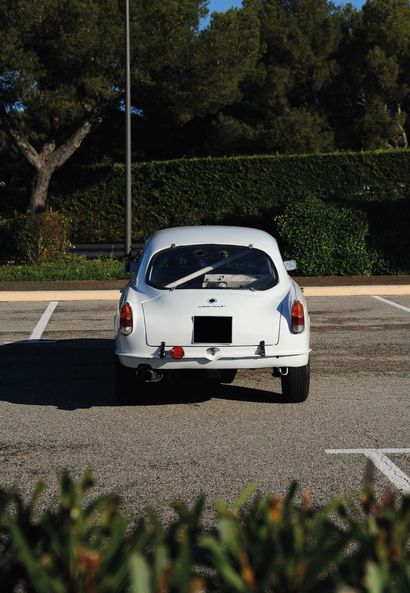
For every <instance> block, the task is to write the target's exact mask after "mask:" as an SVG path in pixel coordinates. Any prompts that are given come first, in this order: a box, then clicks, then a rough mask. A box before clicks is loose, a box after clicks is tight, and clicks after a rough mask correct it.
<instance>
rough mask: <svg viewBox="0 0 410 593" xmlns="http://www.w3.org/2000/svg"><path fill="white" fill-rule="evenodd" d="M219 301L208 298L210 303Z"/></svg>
mask: <svg viewBox="0 0 410 593" xmlns="http://www.w3.org/2000/svg"><path fill="white" fill-rule="evenodd" d="M217 302H218V301H217V300H216V299H208V303H217Z"/></svg>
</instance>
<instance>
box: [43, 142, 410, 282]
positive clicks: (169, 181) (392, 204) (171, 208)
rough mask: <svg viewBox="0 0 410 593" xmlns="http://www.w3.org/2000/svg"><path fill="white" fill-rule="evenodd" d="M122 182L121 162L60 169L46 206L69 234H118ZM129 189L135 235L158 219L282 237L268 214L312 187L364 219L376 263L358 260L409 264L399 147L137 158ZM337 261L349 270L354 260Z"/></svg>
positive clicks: (404, 163) (409, 188) (99, 238)
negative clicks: (64, 221) (63, 220)
mask: <svg viewBox="0 0 410 593" xmlns="http://www.w3.org/2000/svg"><path fill="white" fill-rule="evenodd" d="M124 187H125V186H124V168H123V166H122V165H115V166H113V167H94V168H92V169H84V168H77V169H75V168H72V169H69V168H67V169H66V170H65V171H64V170H62V171H61V173H60V174H59V176H58V177H57V178H56V180H55V183H54V186H53V190H52V197H51V205H52V207H53V208H57V209H60V210H62V211H63V212H65V213H66V214H68V215H69V216H70V217H71V218H72V220H73V225H74V237H73V240H74V242H79V243H82V242H120V241H122V240H123V235H124V231H123V228H124V222H123V216H124V193H125V190H124ZM132 194H133V238H134V240H135V241H141V240H143V239H144V238H145V237H146V236H147V235H148V234H149V233H150V232H152V231H154V230H157V229H159V228H163V227H167V226H178V225H187V224H239V225H248V226H255V227H258V228H262V229H264V230H267V231H269V232H271V233H273V234H275V235H277V236H278V238H279V241H280V243H283V244H284V243H285V242H286V241H283V242H282V237H281V236H280V233H279V229H278V227H277V225H276V224H275V217H277V216H278V215H281V214H283V212H284V210H285V208H286V207H289V205H290V204H293V203H295V202H298V201H300V200H304V199H305V198H306V197H308V196H312V195H313V196H316V197H317V198H320V199H322V200H323V201H324V202H326V203H331V204H333V205H335V206H337V207H345V208H349V209H351V210H354V211H358V212H359V213H361V214H359V216H363V217H364V219H366V221H367V225H368V234H367V237H366V239H365V240H366V243H367V245H368V246H369V249H370V252H371V253H372V254H374V252H376V253H378V254H379V256H378V258H376V260H377V262H378V263H377V264H374V262H375V261H376V260H375V258H374V257H373V255H372V257H371V261H370V260H369V261H368V262H367V264H366V266H364V268H366V269H367V271H368V273H375V272H376V273H377V272H392V273H395V272H408V271H409V270H410V261H409V253H410V234H409V233H408V220H409V213H410V151H408V150H399V151H393V150H391V151H385V152H361V153H334V154H322V155H302V156H300V155H296V156H254V157H229V158H208V159H181V160H175V161H168V162H152V163H146V164H138V165H135V166H134V167H133V178H132ZM315 224H319V221H318V220H317V221H316V223H315ZM326 224H327V220H326V219H324V220H322V221H321V225H322V226H323V228H326ZM316 231H317V228H316V227H315V228H312V229H311V232H313V233H316ZM281 246H282V245H281ZM342 267H343V268H344V269H345V273H354V266H353V268H351V267H349V265H348V263H347V264H346V265H344V266H342ZM302 272H303V271H302ZM323 273H328V274H329V273H332V272H331V271H326V270H324V272H323Z"/></svg>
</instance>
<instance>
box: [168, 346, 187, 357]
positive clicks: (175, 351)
mask: <svg viewBox="0 0 410 593" xmlns="http://www.w3.org/2000/svg"><path fill="white" fill-rule="evenodd" d="M171 356H172V358H176V359H180V358H182V357H183V356H185V352H184V349H183V348H182V346H174V347H173V348H172V349H171Z"/></svg>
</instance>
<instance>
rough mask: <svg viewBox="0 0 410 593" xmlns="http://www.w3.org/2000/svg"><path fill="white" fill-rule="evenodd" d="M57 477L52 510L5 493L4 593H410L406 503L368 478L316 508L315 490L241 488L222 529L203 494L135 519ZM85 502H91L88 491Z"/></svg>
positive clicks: (1, 504)
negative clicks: (168, 519) (209, 525)
mask: <svg viewBox="0 0 410 593" xmlns="http://www.w3.org/2000/svg"><path fill="white" fill-rule="evenodd" d="M92 484H93V482H92V478H91V474H90V473H89V472H86V473H85V474H84V476H83V478H82V479H80V480H78V481H76V480H73V479H72V478H70V477H69V475H68V474H67V473H63V474H62V475H61V476H60V496H59V500H58V502H57V504H56V506H55V507H54V508H50V509H48V510H46V511H44V512H43V513H41V514H39V513H36V512H35V503H36V501H37V499H38V496H39V494H40V493H41V491H42V488H43V485H42V484H39V485H38V486H37V487H36V489H35V491H34V494H33V496H32V498H31V500H29V501H28V502H26V501H24V500H23V498H22V496H21V495H20V494H19V493H18V492H15V491H5V490H2V491H0V582H1V590H2V592H4V593H9V592H12V591H17V588H18V587H20V588H19V589H18V590H19V591H25V592H28V593H50V592H53V593H71V592H72V593H74V592H75V593H120V592H121V593H122V592H124V593H125V592H126V591H131V592H133V593H162V592H164V593H165V592H169V593H174V592H175V593H176V592H178V593H196V592H198V593H199V592H204V591H210V592H214V591H215V592H216V591H218V592H220V593H225V592H226V593H228V592H229V593H233V592H237V593H248V592H249V593H251V592H255V593H259V592H260V593H266V592H272V593H274V592H278V593H279V592H280V593H305V592H306V593H308V592H312V593H313V592H314V593H320V592H322V591H323V592H326V593H342V592H343V593H408V591H409V590H410V548H409V543H410V498H409V497H407V498H402V499H400V500H398V499H396V498H395V497H394V496H393V495H391V494H386V495H385V496H384V497H383V499H382V500H381V501H378V500H377V499H376V496H375V494H374V492H373V490H372V488H371V486H369V485H366V486H365V487H364V488H363V490H362V492H361V493H360V497H359V500H358V501H357V502H356V501H353V500H349V499H344V498H341V497H338V498H335V499H333V500H332V501H331V502H330V503H329V504H328V505H327V506H325V507H323V508H315V507H314V506H313V505H312V501H311V498H310V496H309V495H307V494H304V495H303V497H302V502H301V503H298V502H297V500H296V486H295V485H293V486H292V487H291V488H290V490H289V493H288V495H287V496H286V497H285V498H284V499H281V498H279V497H273V496H270V497H263V496H260V495H252V497H251V496H250V495H251V494H253V485H252V484H250V485H248V487H247V488H246V489H245V490H244V492H243V494H242V495H241V497H240V498H239V500H238V501H237V503H236V504H235V505H234V506H233V507H232V508H229V507H228V505H227V504H225V503H219V504H217V505H216V514H217V519H216V524H215V527H214V529H212V530H211V531H206V530H205V529H204V528H203V527H202V526H201V519H202V516H203V509H204V499H203V497H200V498H199V499H198V500H197V501H196V503H195V504H194V505H193V507H192V508H188V507H186V506H185V505H183V504H180V503H179V504H175V505H174V510H175V519H174V521H173V522H172V523H171V524H170V525H168V526H167V527H165V526H164V525H163V524H162V522H161V521H160V519H159V518H158V517H157V516H156V515H155V514H154V513H153V512H148V516H147V519H142V518H141V519H139V521H138V522H137V523H136V524H133V526H131V525H130V524H129V523H128V521H127V519H126V518H125V516H124V515H123V514H122V512H121V510H120V501H119V499H118V498H117V497H115V496H105V497H99V498H97V499H95V500H93V501H92V502H87V503H86V502H85V495H86V493H87V492H88V490H89V488H90V487H91V486H92ZM87 500H89V497H88V496H87Z"/></svg>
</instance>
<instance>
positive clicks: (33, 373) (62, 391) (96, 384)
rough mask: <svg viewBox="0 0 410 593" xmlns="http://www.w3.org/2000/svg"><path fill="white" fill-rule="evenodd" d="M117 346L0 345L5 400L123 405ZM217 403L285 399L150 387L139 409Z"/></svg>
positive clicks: (219, 388) (196, 387) (209, 386)
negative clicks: (118, 383)
mask: <svg viewBox="0 0 410 593" xmlns="http://www.w3.org/2000/svg"><path fill="white" fill-rule="evenodd" d="M113 353H114V342H113V340H110V339H72V340H38V341H22V342H14V343H11V344H6V345H3V346H0V401H6V402H10V403H15V404H22V405H41V406H55V407H57V408H59V409H62V410H76V409H80V408H91V407H94V406H117V405H118V401H117V397H116V393H115V382H114V379H115V376H114V354H113ZM212 398H219V399H227V400H232V401H249V402H260V403H265V402H273V403H275V402H276V403H281V402H283V398H282V396H281V395H280V394H276V393H273V392H268V391H265V390H260V389H255V388H252V387H249V388H248V387H242V386H238V385H226V384H222V385H221V384H217V383H211V382H210V383H207V382H201V381H199V382H198V381H195V380H190V381H181V380H179V381H161V382H159V383H152V384H145V385H144V388H143V392H142V393H141V394H139V395H138V397H136V400H135V404H134V402H133V405H169V404H199V403H201V402H204V401H207V400H209V399H212Z"/></svg>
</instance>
